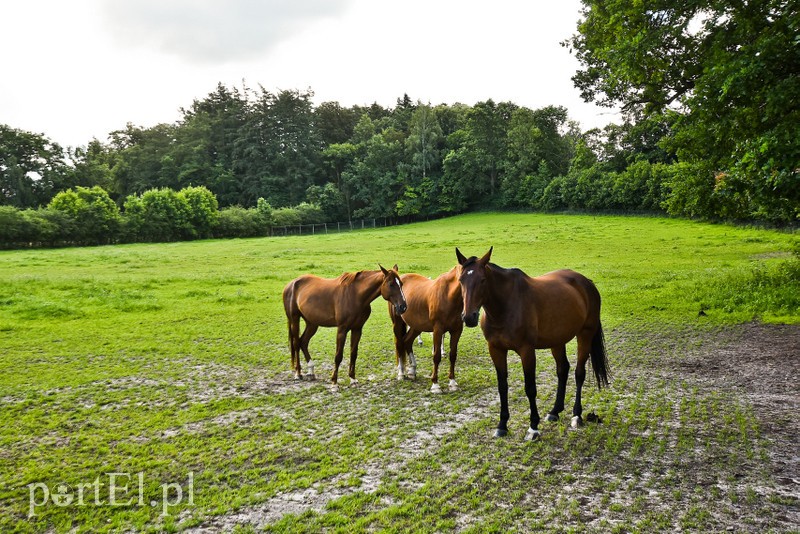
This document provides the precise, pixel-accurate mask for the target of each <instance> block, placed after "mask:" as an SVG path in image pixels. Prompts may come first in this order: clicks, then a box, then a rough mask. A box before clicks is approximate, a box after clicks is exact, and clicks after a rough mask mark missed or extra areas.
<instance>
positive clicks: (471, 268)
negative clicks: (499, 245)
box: [456, 247, 494, 327]
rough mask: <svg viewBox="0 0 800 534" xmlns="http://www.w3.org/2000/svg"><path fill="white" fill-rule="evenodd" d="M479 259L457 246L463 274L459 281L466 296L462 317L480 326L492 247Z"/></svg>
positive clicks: (463, 294)
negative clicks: (462, 252) (468, 254)
mask: <svg viewBox="0 0 800 534" xmlns="http://www.w3.org/2000/svg"><path fill="white" fill-rule="evenodd" d="M493 248H494V247H491V248H489V252H487V253H486V254H484V255H483V257H482V258H480V259H478V258H477V257H475V256H472V257H471V258H466V257H465V256H464V255H463V254H461V251H460V250H458V247H456V258H458V264H459V265H460V266H461V274H460V275H459V277H458V282H459V284H461V295H462V297H463V298H464V308H463V312H462V313H461V318H462V319H463V320H464V324H465V325H467V326H469V327H475V326H478V317H479V315H480V310H481V306H482V305H483V301H484V299H485V298H486V274H487V268H486V266H487V265H488V263H489V260H490V259H491V257H492V249H493Z"/></svg>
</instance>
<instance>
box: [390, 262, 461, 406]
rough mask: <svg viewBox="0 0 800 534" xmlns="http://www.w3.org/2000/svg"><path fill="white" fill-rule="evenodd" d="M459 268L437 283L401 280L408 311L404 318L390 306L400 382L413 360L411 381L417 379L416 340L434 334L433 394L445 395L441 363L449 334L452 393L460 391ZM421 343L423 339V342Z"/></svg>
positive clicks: (415, 278)
mask: <svg viewBox="0 0 800 534" xmlns="http://www.w3.org/2000/svg"><path fill="white" fill-rule="evenodd" d="M458 271H459V267H453V268H452V269H451V270H450V271H448V272H446V273H444V274H441V275H439V276H438V277H437V278H436V279H435V280H431V279H430V278H427V277H425V276H422V275H420V274H415V273H406V274H403V275H402V276H400V279H401V280H402V281H403V290H404V291H405V294H406V299H407V300H406V302H407V303H408V309H407V310H406V311H405V312H404V313H402V314H400V313H398V312H397V310H396V309H395V308H394V307H392V306H391V305H390V306H389V316H390V317H391V319H392V325H393V330H394V344H395V356H396V361H397V379H398V380H402V379H403V375H404V374H405V365H404V364H405V360H406V357H408V360H409V368H410V370H409V377H410V378H415V377H416V368H417V360H416V358H415V357H414V338H416V337H418V336H419V335H420V333H421V332H433V373H432V374H431V382H432V385H431V393H441V392H442V388H441V386H439V363H440V362H441V361H442V351H443V349H444V343H443V338H444V334H445V333H449V334H450V375H449V377H450V383H449V389H450V391H455V390H457V389H458V383H457V382H456V352H457V349H458V340H459V338H460V337H461V331H462V330H463V329H464V321H463V320H462V319H461V305H462V298H461V286H460V285H459V283H458ZM419 341H420V342H421V338H420V339H419Z"/></svg>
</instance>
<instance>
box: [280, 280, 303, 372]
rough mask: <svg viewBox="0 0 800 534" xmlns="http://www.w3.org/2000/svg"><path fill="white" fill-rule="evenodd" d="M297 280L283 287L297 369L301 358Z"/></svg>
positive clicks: (293, 365)
mask: <svg viewBox="0 0 800 534" xmlns="http://www.w3.org/2000/svg"><path fill="white" fill-rule="evenodd" d="M296 285H297V280H292V281H291V282H289V284H288V285H287V286H286V287H285V288H284V289H283V309H284V310H285V311H286V323H287V326H288V330H289V350H290V351H291V353H292V369H296V362H297V361H298V360H299V359H300V322H299V321H298V320H296V318H295V316H294V315H295V313H294V310H295V307H296V306H297V303H296V302H295V294H294V292H295V286H296Z"/></svg>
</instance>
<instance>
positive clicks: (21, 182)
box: [0, 124, 69, 208]
mask: <svg viewBox="0 0 800 534" xmlns="http://www.w3.org/2000/svg"><path fill="white" fill-rule="evenodd" d="M68 175H69V167H68V166H67V164H66V163H65V161H64V151H63V150H62V149H61V147H60V146H59V145H58V144H57V143H53V142H52V141H50V140H49V139H48V138H47V137H45V136H43V135H39V134H35V133H31V132H26V131H23V130H18V129H16V128H11V127H10V126H6V125H5V124H0V205H10V206H16V207H18V208H32V207H37V206H41V205H44V204H46V203H48V202H49V201H50V199H51V198H52V197H53V196H54V195H55V194H56V193H57V192H58V191H59V190H61V189H62V188H64V185H65V182H66V179H67V177H68Z"/></svg>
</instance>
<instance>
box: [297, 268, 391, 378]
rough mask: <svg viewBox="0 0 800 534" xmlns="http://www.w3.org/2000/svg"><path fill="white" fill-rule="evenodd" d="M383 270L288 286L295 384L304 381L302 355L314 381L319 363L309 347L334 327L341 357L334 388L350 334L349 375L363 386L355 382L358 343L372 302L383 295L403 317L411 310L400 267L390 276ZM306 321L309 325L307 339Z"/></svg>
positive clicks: (309, 278) (303, 278) (307, 278)
mask: <svg viewBox="0 0 800 534" xmlns="http://www.w3.org/2000/svg"><path fill="white" fill-rule="evenodd" d="M379 267H380V268H381V270H380V271H359V272H357V273H344V274H342V275H341V276H339V277H338V278H320V277H318V276H314V275H312V274H306V275H303V276H301V277H299V278H296V279H294V280H292V281H291V282H289V283H288V284H286V287H285V288H284V289H283V307H284V310H285V311H286V319H287V320H288V323H289V346H290V347H291V351H292V368H293V369H294V377H295V379H297V380H300V379H302V378H303V375H302V374H301V368H300V351H303V354H304V355H305V357H306V363H307V364H308V371H309V374H308V378H309V379H311V380H313V379H314V363H313V362H312V361H311V355H310V354H309V353H308V342H309V341H310V340H311V338H312V337H313V336H314V334H315V333H316V332H317V329H318V328H319V327H320V326H328V327H333V326H335V327H336V329H337V332H336V354H335V356H334V364H335V365H334V368H333V373H332V374H331V382H333V385H334V386H336V383H337V379H338V376H339V364H341V363H342V358H343V357H344V344H345V341H346V339H347V333H348V332H350V373H349V375H350V380H351V384H357V383H358V381H357V380H356V358H357V357H358V342H359V341H360V340H361V329H362V327H363V326H364V323H366V322H367V319H368V318H369V315H370V313H371V312H372V307H371V304H372V301H373V300H375V299H376V298H378V295H380V296H382V297H383V298H384V299H386V300H387V301H389V302H390V303H391V305H392V306H394V308H395V309H396V310H397V312H398V313H403V312H404V311H405V310H406V298H405V295H404V294H403V283H402V282H401V281H400V275H399V274H398V272H397V265H395V266H394V267H393V268H392V269H389V270H387V269H384V268H383V267H382V266H380V265H379ZM301 318H302V319H303V320H304V321H305V323H306V328H305V330H304V331H303V335H302V336H301V335H300V319H301Z"/></svg>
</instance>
